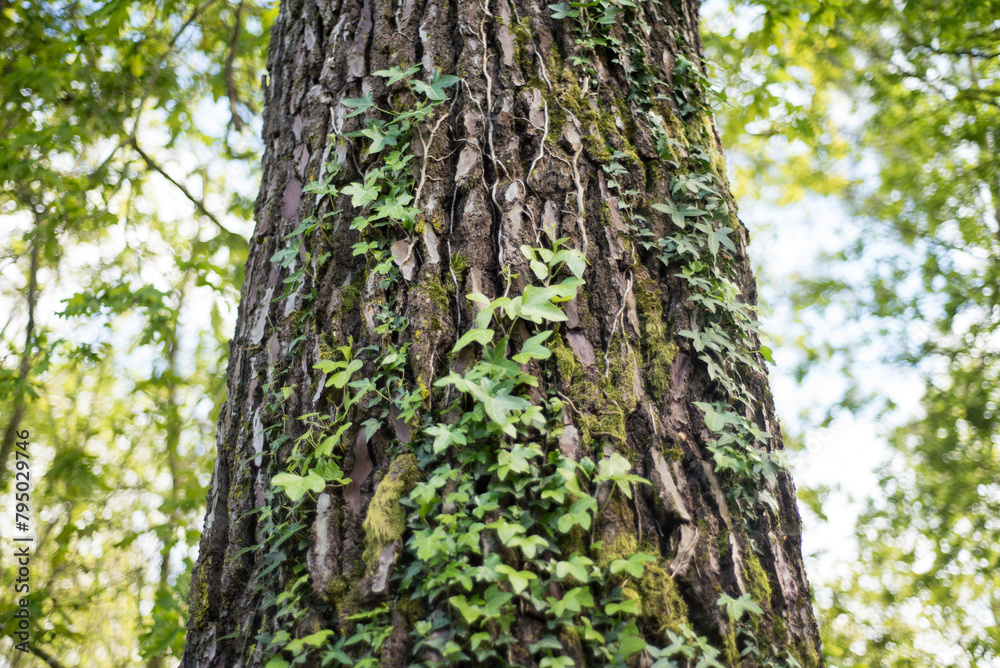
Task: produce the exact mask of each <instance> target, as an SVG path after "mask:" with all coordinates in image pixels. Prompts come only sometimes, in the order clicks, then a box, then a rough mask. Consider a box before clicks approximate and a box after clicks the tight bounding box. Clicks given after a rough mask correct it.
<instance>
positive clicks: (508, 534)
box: [493, 520, 527, 547]
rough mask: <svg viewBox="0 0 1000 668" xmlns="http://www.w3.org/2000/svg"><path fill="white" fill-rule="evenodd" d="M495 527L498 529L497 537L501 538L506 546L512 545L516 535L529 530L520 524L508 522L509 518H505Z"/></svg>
mask: <svg viewBox="0 0 1000 668" xmlns="http://www.w3.org/2000/svg"><path fill="white" fill-rule="evenodd" d="M493 528H495V529H496V532H497V537H498V538H499V539H500V542H501V543H503V544H504V545H505V546H506V547H511V545H510V542H511V540H513V539H514V537H515V536H517V535H518V534H522V533H525V532H526V531H527V529H525V528H524V527H523V526H521V525H520V524H514V523H513V522H508V521H507V520H503V521H502V523H498V524H497V525H496V526H495V527H493Z"/></svg>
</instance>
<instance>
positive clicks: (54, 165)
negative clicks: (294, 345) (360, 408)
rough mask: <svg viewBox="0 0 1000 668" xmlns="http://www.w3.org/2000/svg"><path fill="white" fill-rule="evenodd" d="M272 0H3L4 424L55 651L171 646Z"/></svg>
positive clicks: (118, 657)
mask: <svg viewBox="0 0 1000 668" xmlns="http://www.w3.org/2000/svg"><path fill="white" fill-rule="evenodd" d="M270 5H271V3H261V2H255V1H250V0H248V1H245V2H242V3H239V4H238V6H237V4H230V3H225V2H207V3H206V2H200V3H173V2H171V3H144V2H135V1H126V0H112V1H110V2H102V3H88V2H78V1H76V0H68V1H66V2H59V3H49V2H35V1H32V0H25V1H23V2H16V3H2V7H0V54H2V55H0V60H2V62H3V66H2V76H0V105H2V109H3V123H2V130H0V184H2V188H0V218H2V221H0V231H2V232H0V246H2V251H0V256H2V257H3V265H4V271H3V273H2V275H0V300H2V301H0V303H2V305H3V307H4V308H3V311H4V313H5V314H7V315H6V316H5V318H4V322H3V324H2V326H0V432H4V431H6V430H8V429H10V428H12V427H14V426H15V425H16V424H18V423H19V425H20V428H21V429H28V430H30V432H31V441H32V443H31V457H32V465H33V471H32V472H33V475H34V483H35V488H34V491H33V492H32V515H33V518H34V521H35V522H36V526H37V527H38V535H37V543H36V545H35V548H36V549H34V550H33V558H32V583H31V584H32V591H31V597H30V598H31V601H32V606H33V612H32V627H31V629H30V633H31V638H32V645H33V646H34V647H37V648H38V649H39V650H40V651H41V652H44V653H46V654H47V655H51V656H53V657H56V659H58V660H60V661H62V663H63V664H64V665H75V664H74V662H75V661H81V662H88V661H92V662H95V663H101V664H102V665H103V664H107V665H126V664H133V663H135V662H136V661H139V660H140V658H141V660H143V661H147V662H149V663H150V664H154V663H155V662H165V663H169V662H170V661H172V660H175V659H176V657H178V656H179V654H180V652H181V649H182V647H183V643H184V626H185V624H186V621H187V617H188V610H187V593H188V580H189V578H188V572H189V571H190V568H191V566H192V560H191V552H190V550H191V548H192V547H193V546H194V545H196V544H197V542H198V538H199V528H198V527H199V526H200V521H201V519H202V518H203V517H204V502H205V496H206V488H207V485H208V482H209V477H210V472H211V462H210V459H211V456H210V455H209V454H208V453H209V452H210V451H213V450H214V442H215V424H216V420H217V415H218V411H219V408H220V407H221V406H222V404H223V402H224V401H225V371H224V369H225V347H224V343H225V341H226V340H227V339H228V337H229V333H230V331H231V327H232V320H233V318H232V316H231V315H230V314H232V313H234V312H235V302H236V300H237V298H238V294H239V283H240V281H241V278H242V266H243V261H244V259H245V256H246V247H247V244H246V240H245V236H244V235H245V234H246V232H247V227H248V222H247V221H248V219H249V217H250V213H251V212H250V204H249V198H250V197H252V196H253V192H252V189H253V183H252V182H253V179H252V178H244V177H243V175H244V174H250V173H251V170H252V169H253V166H254V165H255V164H256V162H257V161H258V156H257V153H256V150H255V149H256V142H255V140H254V139H253V131H252V128H251V127H250V125H251V124H252V123H256V122H257V120H258V119H257V114H258V113H259V108H258V106H257V104H256V103H255V100H256V94H255V91H256V90H258V88H259V81H260V74H261V71H260V70H261V68H262V65H263V61H264V58H263V54H264V50H265V48H266V43H267V37H268V32H269V28H270V23H271V21H272V19H273V16H274V14H275V13H276V8H274V9H273V10H272V9H271V8H270ZM212 115H215V116H217V117H219V118H222V122H221V123H219V124H218V126H217V127H210V126H211V124H208V123H205V122H204V119H205V117H208V116H212ZM227 119H228V120H229V123H228V124H227V123H226V120H227ZM192 155H197V156H198V157H197V159H195V160H191V159H190V156H192ZM223 161H227V162H226V163H225V164H223ZM229 174H234V175H239V176H238V177H237V178H227V175H229ZM248 186H249V189H248V190H242V188H247V187H248ZM168 204H169V206H168ZM194 304H197V308H194V307H193V305H194ZM12 456H13V455H11V454H10V453H8V452H6V451H5V452H3V453H2V456H0V469H5V472H4V473H3V474H2V475H0V499H2V501H0V504H2V507H0V511H2V513H3V514H4V516H10V515H9V513H8V508H9V506H7V505H6V504H7V503H9V501H8V500H13V497H12V495H10V494H8V490H9V488H10V487H9V486H10V482H11V481H10V477H9V475H7V474H6V471H9V470H10V465H11V464H12V461H13V460H11V459H10V458H9V457H12ZM4 465H6V467H5V466H4ZM15 565H16V564H11V563H8V562H7V561H6V560H5V561H4V563H3V564H2V565H0V579H2V580H3V581H4V582H8V581H13V579H14V578H13V577H11V572H10V570H9V569H10V568H11V567H12V566H15ZM139 565H141V567H140V566H139ZM14 595H15V593H14V591H13V589H12V588H10V589H5V590H4V591H3V592H0V609H2V610H4V611H5V612H4V614H3V615H2V616H0V622H2V624H3V626H4V628H5V629H6V628H11V627H10V625H9V624H8V623H7V622H8V617H7V616H6V615H7V613H6V611H12V610H13V609H14V606H11V605H10V602H11V597H12V596H14ZM43 620H44V623H42V622H43ZM9 642H10V640H9V635H7V634H5V636H4V638H3V639H0V654H3V655H4V656H13V655H14V654H15V653H14V652H13V651H12V650H8V647H9V645H8V643H9Z"/></svg>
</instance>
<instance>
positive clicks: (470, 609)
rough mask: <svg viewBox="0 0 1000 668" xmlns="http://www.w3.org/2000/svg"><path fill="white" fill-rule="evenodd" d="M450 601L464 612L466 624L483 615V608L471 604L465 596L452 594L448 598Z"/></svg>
mask: <svg viewBox="0 0 1000 668" xmlns="http://www.w3.org/2000/svg"><path fill="white" fill-rule="evenodd" d="M448 602H449V603H451V605H452V607H453V608H455V609H456V610H458V611H459V612H460V613H461V614H462V618H463V619H465V623H466V624H470V625H471V624H473V623H474V622H475V621H476V620H477V619H479V618H480V617H482V616H483V611H482V609H481V608H480V607H479V606H477V605H471V604H470V603H469V601H468V599H466V598H465V596H452V597H451V598H449V599H448Z"/></svg>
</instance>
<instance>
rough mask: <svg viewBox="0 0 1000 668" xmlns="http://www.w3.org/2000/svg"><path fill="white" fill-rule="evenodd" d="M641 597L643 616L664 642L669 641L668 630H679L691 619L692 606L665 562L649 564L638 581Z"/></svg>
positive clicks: (648, 629) (656, 637) (653, 631)
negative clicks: (685, 598)
mask: <svg viewBox="0 0 1000 668" xmlns="http://www.w3.org/2000/svg"><path fill="white" fill-rule="evenodd" d="M637 586H638V588H639V594H640V597H641V607H640V612H639V619H640V621H641V622H642V624H643V626H644V627H645V629H646V630H647V631H648V632H650V633H651V634H652V635H653V637H654V638H655V639H656V640H657V641H659V642H660V643H661V644H664V645H666V644H669V643H670V637H669V636H668V635H667V632H668V631H673V632H675V633H677V632H679V631H680V627H681V626H682V625H683V624H685V623H686V622H687V620H688V608H687V604H686V603H685V602H684V599H683V598H682V597H681V594H680V591H679V590H678V589H677V583H676V582H674V579H673V578H672V577H670V575H669V574H667V571H666V570H665V569H664V568H663V564H662V563H661V562H657V563H647V564H646V565H645V568H644V570H643V573H642V578H640V579H639V582H638V584H637Z"/></svg>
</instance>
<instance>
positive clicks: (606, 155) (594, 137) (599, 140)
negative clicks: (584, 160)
mask: <svg viewBox="0 0 1000 668" xmlns="http://www.w3.org/2000/svg"><path fill="white" fill-rule="evenodd" d="M583 146H584V148H586V149H587V153H588V154H589V155H590V157H592V158H593V159H594V160H595V161H596V162H597V163H598V164H604V163H606V162H611V152H610V151H609V150H608V146H607V144H605V143H604V138H603V137H602V136H601V135H600V134H589V135H584V136H583Z"/></svg>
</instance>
